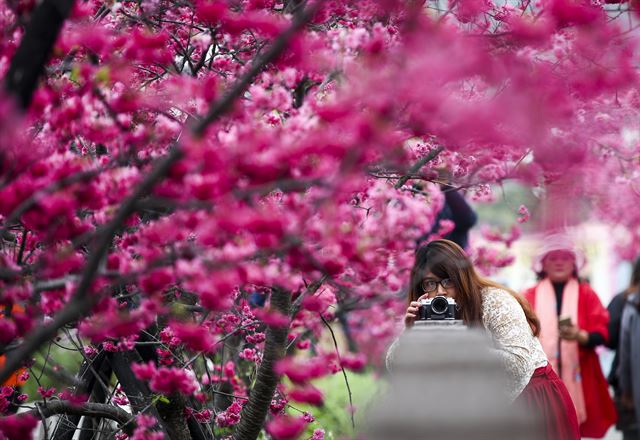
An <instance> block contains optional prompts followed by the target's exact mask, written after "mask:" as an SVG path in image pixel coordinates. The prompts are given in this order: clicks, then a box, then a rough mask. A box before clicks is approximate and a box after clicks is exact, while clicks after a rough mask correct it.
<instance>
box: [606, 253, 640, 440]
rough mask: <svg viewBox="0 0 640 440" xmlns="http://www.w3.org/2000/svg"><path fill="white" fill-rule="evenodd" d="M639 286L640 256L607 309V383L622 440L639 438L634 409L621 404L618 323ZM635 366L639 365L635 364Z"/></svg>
mask: <svg viewBox="0 0 640 440" xmlns="http://www.w3.org/2000/svg"><path fill="white" fill-rule="evenodd" d="M638 288H640V258H638V259H637V260H636V262H635V264H634V265H633V271H632V272H631V281H630V283H629V287H627V288H626V289H625V290H623V291H622V292H620V293H618V294H617V295H616V296H614V297H613V299H612V300H611V302H610V303H609V306H608V307H607V310H609V318H610V320H609V341H608V342H607V347H609V348H610V349H611V350H613V351H615V356H614V358H613V362H612V363H611V371H610V373H609V377H608V380H609V384H611V386H612V387H613V390H614V400H613V401H614V403H615V405H616V410H617V411H618V422H617V423H616V428H617V429H618V430H619V431H621V432H622V435H623V440H637V439H638V438H640V431H639V430H638V422H637V418H636V414H635V411H634V410H633V409H632V408H629V407H628V406H623V405H622V402H621V397H622V393H621V391H620V383H619V380H618V366H619V365H620V350H619V341H620V324H621V322H622V311H623V310H624V306H625V303H626V302H627V299H628V298H629V297H630V296H631V295H632V294H634V293H636V292H637V291H638ZM636 368H640V365H638V364H636Z"/></svg>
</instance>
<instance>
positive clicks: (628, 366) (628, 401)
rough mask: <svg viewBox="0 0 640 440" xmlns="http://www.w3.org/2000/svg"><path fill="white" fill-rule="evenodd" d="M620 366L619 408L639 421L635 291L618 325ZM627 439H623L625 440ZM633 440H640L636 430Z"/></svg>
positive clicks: (639, 310)
mask: <svg viewBox="0 0 640 440" xmlns="http://www.w3.org/2000/svg"><path fill="white" fill-rule="evenodd" d="M618 350H619V352H620V365H619V367H618V386H619V389H620V406H621V407H622V408H623V410H624V411H633V410H635V417H636V421H638V420H640V293H639V292H638V291H637V290H636V291H635V292H633V293H632V294H631V295H629V296H628V298H627V301H626V302H625V305H624V310H623V312H622V322H621V325H620V346H619V348H618ZM626 438H627V437H625V439H626ZM629 438H633V439H640V435H638V430H637V429H636V431H635V437H629Z"/></svg>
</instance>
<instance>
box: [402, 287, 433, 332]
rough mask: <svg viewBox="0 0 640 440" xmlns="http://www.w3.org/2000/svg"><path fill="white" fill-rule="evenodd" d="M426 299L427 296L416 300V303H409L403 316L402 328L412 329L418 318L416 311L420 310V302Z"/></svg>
mask: <svg viewBox="0 0 640 440" xmlns="http://www.w3.org/2000/svg"><path fill="white" fill-rule="evenodd" d="M424 298H427V295H422V296H421V297H420V298H418V301H411V303H410V304H409V307H407V313H406V314H405V315H404V326H405V327H406V328H411V327H413V323H414V322H415V321H416V318H417V317H418V309H419V308H420V302H419V301H420V300H421V299H424Z"/></svg>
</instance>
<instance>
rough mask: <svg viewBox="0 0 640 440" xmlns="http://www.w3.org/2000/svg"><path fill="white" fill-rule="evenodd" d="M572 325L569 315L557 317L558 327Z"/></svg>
mask: <svg viewBox="0 0 640 440" xmlns="http://www.w3.org/2000/svg"><path fill="white" fill-rule="evenodd" d="M572 325H573V323H572V322H571V316H560V317H559V318H558V327H560V328H562V327H571V326H572Z"/></svg>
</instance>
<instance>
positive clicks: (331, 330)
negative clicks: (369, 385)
mask: <svg viewBox="0 0 640 440" xmlns="http://www.w3.org/2000/svg"><path fill="white" fill-rule="evenodd" d="M318 315H319V316H320V319H322V322H324V325H326V326H327V328H328V329H329V331H330V332H331V338H332V339H333V345H334V346H335V348H336V355H338V362H340V369H341V370H342V375H343V376H344V383H345V384H346V385H347V391H348V392H349V412H350V413H351V426H353V429H354V430H355V429H356V422H355V419H354V417H353V400H352V399H351V387H350V386H349V379H348V378H347V372H346V371H344V367H343V366H342V359H341V358H340V350H338V341H337V340H336V334H335V333H334V332H333V329H332V328H331V326H330V325H329V323H328V322H327V320H326V319H324V316H322V313H318Z"/></svg>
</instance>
